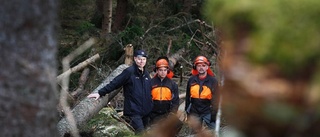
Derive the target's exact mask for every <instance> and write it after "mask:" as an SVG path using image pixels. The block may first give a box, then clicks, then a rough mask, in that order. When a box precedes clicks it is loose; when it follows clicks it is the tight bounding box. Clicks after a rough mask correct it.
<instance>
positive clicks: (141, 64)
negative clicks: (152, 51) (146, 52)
mask: <svg viewBox="0 0 320 137" xmlns="http://www.w3.org/2000/svg"><path fill="white" fill-rule="evenodd" d="M134 61H135V62H136V64H137V66H138V67H139V68H143V67H144V66H145V65H146V63H147V58H146V57H142V56H137V57H134Z"/></svg>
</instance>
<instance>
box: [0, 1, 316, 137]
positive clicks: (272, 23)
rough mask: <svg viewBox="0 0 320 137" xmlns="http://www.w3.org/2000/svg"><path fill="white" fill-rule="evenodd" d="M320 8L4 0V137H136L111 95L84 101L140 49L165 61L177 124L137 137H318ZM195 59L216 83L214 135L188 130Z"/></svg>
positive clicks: (0, 38)
mask: <svg viewBox="0 0 320 137" xmlns="http://www.w3.org/2000/svg"><path fill="white" fill-rule="evenodd" d="M319 6H320V1H318V0H305V1H300V0H290V1H289V0H282V1H278V0H269V1H263V2H261V1H254V0H239V1H233V0H151V1H150V0H60V1H54V0H43V1H36V0H25V1H19V0H12V1H7V2H3V4H2V5H1V6H0V9H1V12H0V17H1V19H0V20H1V22H0V29H1V30H2V31H1V32H0V43H1V44H0V45H1V50H0V56H1V62H0V68H1V69H2V71H0V90H1V91H0V108H1V110H2V111H1V112H0V117H1V122H0V124H1V125H2V126H3V127H2V128H1V130H0V136H39V137H40V136H53V137H56V136H65V137H67V136H74V137H93V136H95V137H98V136H110V137H114V136H117V137H122V136H132V137H134V136H137V135H135V134H134V132H133V130H132V127H130V125H129V124H128V123H126V122H125V120H124V119H123V117H122V115H123V113H122V109H123V94H122V91H123V89H122V88H119V89H117V90H115V91H113V92H111V93H110V94H108V95H107V96H106V97H103V98H101V99H99V100H98V101H97V100H93V99H90V98H87V96H88V95H89V94H90V93H94V92H97V90H99V89H100V88H101V87H103V86H104V85H106V84H107V83H109V82H110V81H112V79H113V78H115V77H116V76H117V75H119V74H120V73H121V72H122V71H123V70H124V69H126V68H127V67H129V66H130V65H131V64H132V63H133V52H134V51H135V50H137V49H143V50H145V51H146V52H147V53H148V55H149V56H148V58H147V65H146V69H147V70H148V71H149V72H150V75H151V77H152V76H153V75H154V73H155V72H154V68H155V61H156V59H157V58H158V57H159V56H167V57H168V58H169V61H170V69H172V71H173V73H174V76H173V78H172V79H173V80H174V81H175V82H176V83H177V84H178V89H179V97H180V100H179V102H180V106H179V110H178V112H177V114H175V116H177V117H178V118H179V119H178V121H174V120H171V119H169V120H168V121H165V122H163V123H162V126H163V127H161V126H159V128H155V129H152V128H151V129H149V130H148V131H146V134H144V135H142V136H159V137H166V136H171V135H169V134H170V133H169V132H171V131H172V130H171V129H172V128H174V127H172V125H174V124H176V123H175V122H181V123H182V125H183V126H182V128H181V129H179V131H178V132H177V133H176V135H175V136H179V137H182V136H189V137H192V136H214V137H219V136H221V137H306V136H308V137H318V136H319V135H320V131H319V130H318V129H317V127H318V126H319V125H320V111H319V109H318V108H319V106H320V84H319V83H320V62H319V61H320V52H319V51H320V40H319V38H318V36H319V33H320V23H319V22H320V19H319V18H318V15H319V13H320V9H319V8H318V7H319ZM198 55H203V56H206V57H207V58H208V60H209V61H210V62H211V65H210V68H211V69H212V70H213V72H214V75H215V78H216V79H217V80H218V82H219V92H220V93H221V94H219V98H220V102H218V103H219V104H218V106H219V111H218V112H217V117H216V128H215V129H212V130H207V129H206V128H204V127H205V126H204V127H202V126H201V129H200V130H201V132H199V133H197V134H194V133H192V132H191V128H192V124H193V123H192V122H191V123H190V122H188V121H186V115H185V112H184V102H185V91H186V86H187V85H186V84H187V81H188V79H189V78H190V77H191V76H192V74H191V70H192V68H193V61H194V59H195V57H197V56H198Z"/></svg>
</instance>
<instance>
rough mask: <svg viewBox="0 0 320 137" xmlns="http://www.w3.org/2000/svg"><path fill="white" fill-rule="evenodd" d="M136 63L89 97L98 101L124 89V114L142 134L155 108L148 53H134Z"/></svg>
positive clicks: (136, 131) (138, 51) (141, 51)
mask: <svg viewBox="0 0 320 137" xmlns="http://www.w3.org/2000/svg"><path fill="white" fill-rule="evenodd" d="M134 61H135V62H134V63H133V65H132V66H130V67H128V68H127V69H125V70H124V71H123V72H122V73H121V74H120V75H118V76H117V77H115V78H114V79H113V80H112V81H111V82H110V83H109V84H107V85H106V86H105V87H103V88H101V89H100V90H99V91H98V93H92V94H90V95H88V97H89V98H95V99H96V100H97V99H98V98H100V97H101V96H105V95H106V94H108V93H110V92H111V91H113V90H115V89H117V88H120V87H121V86H122V87H123V94H124V110H123V114H124V116H125V117H126V118H127V120H128V123H129V124H130V125H131V126H132V127H133V128H134V129H135V133H136V134H140V133H141V132H142V131H143V130H144V129H145V127H146V126H147V124H148V122H149V116H148V115H149V113H150V111H151V109H152V107H153V104H152V98H151V78H150V75H149V72H148V71H147V70H146V69H145V65H146V62H147V53H146V52H145V51H144V50H137V51H135V52H134Z"/></svg>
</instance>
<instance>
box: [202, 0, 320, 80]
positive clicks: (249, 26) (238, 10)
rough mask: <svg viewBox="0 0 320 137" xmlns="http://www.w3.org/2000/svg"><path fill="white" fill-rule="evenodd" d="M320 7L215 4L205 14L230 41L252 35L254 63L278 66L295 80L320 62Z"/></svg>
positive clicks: (245, 0) (250, 1)
mask: <svg viewBox="0 0 320 137" xmlns="http://www.w3.org/2000/svg"><path fill="white" fill-rule="evenodd" d="M319 6H320V1H318V0H305V1H301V0H280V1H279V0H268V1H255V0H211V1H207V4H205V10H204V11H205V13H206V16H208V17H209V18H210V19H211V20H213V21H214V22H215V23H216V24H217V25H218V27H219V28H221V29H222V30H223V31H224V33H225V35H226V37H227V38H229V39H233V38H235V37H237V34H239V33H241V32H246V33H247V34H248V35H249V36H248V38H249V39H248V41H249V43H250V49H251V50H250V51H249V53H248V57H249V58H250V59H251V60H252V61H253V62H256V63H274V64H276V65H277V66H278V67H279V68H280V69H281V70H282V72H283V74H286V75H287V76H292V75H295V74H296V73H299V72H302V70H303V69H305V67H310V65H312V64H314V63H316V62H315V61H316V60H319V58H320V55H319V51H320V41H319V38H318V36H319V33H320V31H319V30H320V24H319V21H320V19H319V18H318V17H317V15H319V13H320V9H319Z"/></svg>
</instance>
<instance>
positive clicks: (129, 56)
mask: <svg viewBox="0 0 320 137" xmlns="http://www.w3.org/2000/svg"><path fill="white" fill-rule="evenodd" d="M124 51H125V60H124V63H125V64H127V65H131V64H132V63H133V46H132V44H128V45H127V46H126V47H125V48H124Z"/></svg>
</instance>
